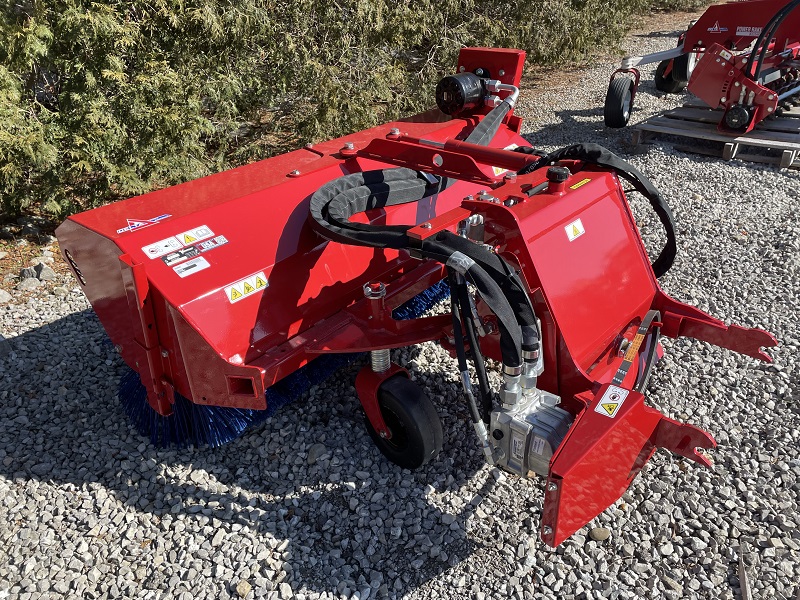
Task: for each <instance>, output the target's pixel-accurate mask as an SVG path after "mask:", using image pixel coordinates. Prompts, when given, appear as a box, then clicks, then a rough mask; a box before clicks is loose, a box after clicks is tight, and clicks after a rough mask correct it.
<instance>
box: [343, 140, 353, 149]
mask: <svg viewBox="0 0 800 600" xmlns="http://www.w3.org/2000/svg"><path fill="white" fill-rule="evenodd" d="M344 148H345V150H353V149H355V146H354V145H353V142H345V143H344Z"/></svg>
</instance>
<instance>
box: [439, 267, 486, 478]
mask: <svg viewBox="0 0 800 600" xmlns="http://www.w3.org/2000/svg"><path fill="white" fill-rule="evenodd" d="M448 279H449V282H450V285H451V286H453V287H454V288H455V287H458V286H460V285H462V283H463V281H464V279H463V277H462V276H461V275H460V274H459V273H457V272H455V271H454V270H453V269H448ZM457 304H458V301H457V300H456V298H455V296H450V312H451V314H452V317H453V340H454V343H455V347H456V357H457V359H458V368H459V371H460V375H461V385H462V386H463V388H464V395H465V396H466V398H467V405H468V406H469V412H470V414H471V415H472V426H473V427H474V428H475V433H476V435H477V436H478V441H479V442H480V444H481V448H482V449H483V454H484V456H485V457H486V462H488V463H489V464H490V465H491V464H494V455H493V453H492V445H491V443H490V442H489V434H488V432H487V431H486V425H485V424H484V422H483V419H482V418H481V413H480V411H479V410H478V404H477V402H476V401H475V394H474V393H473V391H472V382H471V381H470V377H469V366H468V365H467V356H466V352H465V350H464V334H463V332H462V330H461V320H459V318H458V310H457Z"/></svg>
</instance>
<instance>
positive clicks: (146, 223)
mask: <svg viewBox="0 0 800 600" xmlns="http://www.w3.org/2000/svg"><path fill="white" fill-rule="evenodd" d="M171 216H172V215H159V216H157V217H153V218H152V219H126V220H127V221H128V226H127V227H123V228H122V229H117V233H125V232H126V231H136V230H137V229H143V228H145V227H150V225H155V224H156V223H158V222H159V221H163V220H164V219H169V218H170V217H171Z"/></svg>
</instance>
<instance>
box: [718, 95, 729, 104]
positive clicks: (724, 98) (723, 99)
mask: <svg viewBox="0 0 800 600" xmlns="http://www.w3.org/2000/svg"><path fill="white" fill-rule="evenodd" d="M719 101H720V102H722V103H723V104H724V103H725V102H727V101H728V99H727V98H726V97H725V96H723V97H722V98H720V99H719Z"/></svg>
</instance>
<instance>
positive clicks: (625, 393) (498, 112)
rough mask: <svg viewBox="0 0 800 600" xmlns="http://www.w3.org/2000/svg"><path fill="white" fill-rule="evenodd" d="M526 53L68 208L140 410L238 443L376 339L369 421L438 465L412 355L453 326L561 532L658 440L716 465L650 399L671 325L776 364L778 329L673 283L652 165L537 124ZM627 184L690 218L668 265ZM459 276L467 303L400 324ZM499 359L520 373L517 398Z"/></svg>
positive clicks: (383, 437)
mask: <svg viewBox="0 0 800 600" xmlns="http://www.w3.org/2000/svg"><path fill="white" fill-rule="evenodd" d="M523 60H524V53H523V52H521V51H516V50H489V49H465V50H463V51H462V52H461V55H460V58H459V69H458V73H457V74H456V75H452V76H449V77H446V78H444V79H443V80H442V81H441V82H440V83H439V85H438V87H437V90H436V97H437V104H438V105H439V108H440V109H441V110H434V111H431V112H429V113H425V114H424V115H418V116H417V117H413V118H410V119H407V120H403V121H399V122H394V123H389V124H387V125H385V126H380V127H376V128H374V129H370V130H367V131H363V132H359V133H356V134H353V135H351V136H347V137H345V138H342V139H339V140H334V141H330V142H325V143H323V144H319V145H314V146H308V147H306V149H304V150H299V151H296V152H292V153H289V154H286V155H283V156H279V157H276V158H272V159H269V160H266V161H262V162H260V163H256V164H254V165H250V166H246V167H241V168H239V169H234V170H232V171H228V172H225V173H220V174H218V175H213V176H211V177H207V178H204V179H200V180H197V181H193V182H189V183H186V184H182V185H179V186H176V187H173V188H169V189H165V190H161V191H158V192H153V193H150V194H146V195H144V196H141V197H138V198H132V199H130V200H126V201H123V202H118V203H116V204H112V205H109V206H105V207H102V208H98V209H95V210H92V211H88V212H85V213H81V214H78V215H74V216H73V217H70V218H69V219H68V220H67V221H66V222H65V223H64V224H62V225H61V227H60V228H59V229H58V237H59V241H60V245H61V248H62V251H63V253H64V256H65V258H66V260H67V261H68V262H69V264H70V265H71V267H72V269H73V272H74V273H75V276H76V277H77V278H78V280H79V281H80V282H81V285H82V286H83V289H84V291H85V292H86V295H87V296H88V298H89V299H90V301H91V302H92V305H93V307H94V308H95V310H96V312H97V314H98V316H99V317H100V319H101V321H102V323H103V325H104V326H105V328H106V330H107V331H108V333H109V336H110V337H111V339H112V341H113V342H114V344H116V345H117V346H118V347H119V349H120V352H121V354H122V357H123V359H124V360H125V362H126V363H127V364H128V365H129V366H130V367H131V368H132V369H133V370H134V371H135V372H136V374H138V376H136V377H135V382H134V383H135V386H134V387H136V386H138V387H136V389H138V390H140V391H141V398H142V402H141V404H140V405H138V408H136V409H131V408H130V406H131V405H130V403H128V408H127V410H128V413H129V414H130V415H131V416H132V417H133V419H134V421H135V422H136V423H137V425H138V426H139V427H140V429H142V430H143V431H146V432H147V433H149V434H150V435H151V439H153V440H154V441H155V442H159V443H166V442H169V441H175V437H176V436H177V437H178V440H177V441H178V442H181V441H183V442H184V443H185V442H187V441H189V442H192V443H197V442H199V441H209V442H211V443H220V442H222V441H225V439H229V437H231V436H228V438H225V439H223V436H221V435H218V433H219V429H220V422H221V421H224V424H225V426H226V427H233V426H234V425H236V427H239V426H240V425H241V427H239V429H237V430H236V433H237V434H238V433H240V432H241V430H242V429H244V427H246V426H247V424H249V423H253V422H256V421H257V420H258V419H259V418H260V416H263V415H265V414H269V412H270V410H272V409H274V407H275V406H276V405H279V404H280V403H282V402H283V400H281V399H280V398H282V396H279V395H276V394H275V393H273V392H274V390H276V389H282V390H283V391H284V392H285V391H286V390H287V389H288V387H291V386H287V385H286V382H295V383H296V382H297V381H298V374H299V373H302V374H303V377H304V378H306V379H313V378H314V377H316V376H318V375H319V374H320V373H327V372H329V371H326V368H325V367H322V366H321V365H324V364H325V361H328V360H331V359H333V358H335V357H337V356H342V355H345V354H347V353H352V352H369V353H370V356H371V360H370V362H369V364H368V365H366V366H364V367H363V368H362V369H361V371H360V373H359V375H358V377H357V379H356V389H357V392H358V395H359V398H360V400H361V403H362V405H363V407H364V411H365V413H366V417H367V419H366V425H367V431H368V432H369V434H370V435H371V436H372V438H373V440H374V441H375V443H376V444H377V446H378V448H379V449H380V450H381V452H383V454H384V455H385V456H386V457H387V458H388V459H389V460H391V461H392V462H394V463H396V464H397V465H400V466H402V467H406V468H419V467H421V466H422V465H424V464H425V463H426V462H428V461H429V460H431V459H433V458H434V457H435V456H436V455H437V454H438V453H439V452H440V450H441V448H442V443H443V442H442V439H443V436H442V428H441V423H440V421H439V416H438V414H437V411H436V408H435V405H434V403H433V402H431V400H430V399H429V398H428V397H427V396H426V395H425V393H424V391H423V390H421V389H420V388H419V387H418V386H417V385H416V384H415V383H414V382H412V381H411V380H410V379H409V378H408V373H407V372H406V371H405V369H404V368H403V366H402V365H396V364H393V363H392V361H391V356H390V353H389V352H390V350H391V349H392V348H399V347H403V346H408V345H411V344H417V343H420V342H423V341H427V340H435V341H438V342H440V343H441V344H442V345H443V346H444V347H445V348H447V349H448V350H449V351H450V352H451V353H452V354H453V355H454V356H455V357H456V358H457V359H458V370H459V372H460V377H461V381H462V384H463V389H464V398H465V400H466V402H467V404H468V406H469V409H470V414H471V420H472V423H471V425H472V427H473V428H474V430H475V433H476V435H477V440H478V444H479V446H480V447H481V448H482V450H483V453H484V456H485V459H486V461H487V462H488V463H489V464H493V465H497V466H498V467H500V468H502V469H505V470H506V471H508V472H511V473H514V474H516V475H518V476H520V477H535V476H540V477H542V478H544V479H545V481H546V487H545V494H546V495H545V506H544V514H543V517H542V526H541V537H542V539H543V540H544V541H545V542H546V543H547V544H550V545H552V546H555V545H557V544H559V543H561V542H562V541H563V540H564V539H566V538H567V537H568V536H570V535H571V534H572V533H574V532H575V531H576V530H578V529H579V528H580V527H582V526H584V525H585V524H586V523H587V522H588V521H590V520H591V519H592V518H594V517H595V516H596V515H597V514H599V513H600V512H602V511H603V510H604V509H605V508H607V507H608V506H609V505H611V504H612V503H613V502H614V501H616V500H617V499H618V498H619V497H620V496H621V495H622V494H623V493H624V491H625V490H626V489H627V487H628V485H629V484H630V482H631V481H632V479H633V478H634V477H635V476H636V474H637V473H638V472H639V471H640V470H641V469H642V467H643V466H644V465H645V463H646V462H647V460H648V459H649V458H650V456H652V454H653V453H654V452H655V450H656V449H657V448H659V447H661V448H665V449H667V450H669V451H671V452H673V453H675V454H678V455H680V456H684V457H687V458H689V459H691V460H693V461H695V462H697V463H699V464H701V465H704V466H708V465H709V464H710V463H709V460H708V458H707V457H706V456H705V455H704V454H703V453H702V452H701V450H702V449H707V448H713V447H714V446H715V442H714V440H713V438H712V437H711V436H710V435H709V434H708V433H706V432H704V431H702V430H700V429H698V428H697V427H695V426H693V425H688V424H683V423H679V422H677V421H674V420H672V419H670V418H668V417H666V416H664V415H663V414H661V413H660V412H659V411H657V410H655V409H654V408H652V407H649V406H648V405H647V404H646V402H645V395H644V394H645V392H646V389H647V384H648V380H649V378H650V373H651V370H652V368H653V366H654V364H655V363H656V362H657V358H658V357H659V356H660V355H661V353H662V349H661V347H660V344H659V336H660V335H666V336H669V337H678V336H691V337H694V338H697V339H700V340H705V341H708V342H710V343H712V344H716V345H719V346H722V347H725V348H729V349H732V350H734V351H737V352H741V353H743V354H746V355H748V356H752V357H754V358H759V359H762V360H769V358H768V357H767V355H766V354H765V353H764V352H763V351H762V347H770V346H774V345H775V343H776V342H775V339H774V338H773V337H772V336H771V335H770V334H768V333H766V332H764V331H761V330H757V329H746V328H742V327H739V326H736V325H725V324H724V323H722V322H721V321H719V320H717V319H715V318H713V317H711V316H709V315H707V314H706V313H704V312H702V311H700V310H698V309H696V308H694V307H691V306H688V305H686V304H683V303H681V302H678V301H677V300H674V299H672V298H670V297H669V296H667V295H666V294H665V293H664V292H663V291H662V290H661V288H660V287H659V285H658V281H657V276H659V275H661V274H662V273H664V272H665V271H666V270H667V269H668V268H669V266H670V264H671V263H672V260H673V258H674V254H675V251H676V245H675V239H674V229H673V225H672V214H671V212H670V210H669V207H668V206H667V204H666V202H665V201H664V199H663V198H662V197H661V195H660V194H659V192H658V191H657V190H656V189H655V188H654V187H653V186H652V184H651V183H650V182H649V181H648V180H647V178H646V177H644V175H642V174H641V173H639V172H638V171H636V169H634V168H633V167H632V166H631V165H629V164H627V163H626V162H625V161H623V160H621V159H619V158H618V157H616V156H614V155H613V154H611V153H610V152H608V151H607V150H605V149H603V148H601V147H599V146H594V145H576V146H570V147H568V148H565V149H563V150H560V151H557V152H554V153H551V154H549V155H546V156H542V155H540V154H537V153H535V151H534V150H533V149H532V148H530V147H529V145H528V144H527V142H526V141H525V140H524V139H523V138H522V137H520V136H519V130H520V126H521V120H520V119H519V118H518V117H516V116H514V115H513V108H514V104H515V102H516V98H517V93H518V89H517V86H518V85H519V79H520V76H521V72H522V65H523ZM621 179H624V180H626V182H627V183H629V184H632V185H633V186H634V188H635V189H636V190H637V191H638V192H640V193H641V194H643V195H644V196H645V197H646V198H647V199H648V200H649V201H650V203H651V205H652V207H653V209H654V210H655V211H656V213H657V214H658V216H659V219H660V220H661V222H662V224H663V225H664V227H665V228H666V230H667V244H666V246H665V248H664V249H663V250H662V251H661V253H660V255H659V257H658V258H657V259H656V260H655V261H654V262H653V264H652V265H651V262H650V260H649V258H648V256H647V254H646V252H645V249H644V246H643V244H642V240H641V238H640V235H639V231H638V229H637V227H636V224H635V221H634V218H633V216H632V214H631V211H630V208H629V206H628V203H627V200H626V197H625V193H624V192H623V187H622V185H621V182H620V180H621ZM445 281H446V283H447V284H449V289H450V303H451V311H450V314H445V315H437V316H418V318H413V319H410V320H400V319H399V318H398V317H399V315H400V313H401V312H403V310H404V309H405V308H407V307H409V306H411V305H413V303H414V302H415V301H416V300H419V299H420V298H423V299H424V298H431V297H433V296H431V295H430V294H431V292H430V290H431V289H435V288H437V287H442V286H444V285H445V284H444V283H443V282H445ZM415 299H416V300H415ZM416 312H417V313H419V312H420V311H419V310H417V311H416ZM403 316H409V315H408V314H407V313H403ZM484 356H487V357H490V358H492V359H495V360H496V361H498V363H499V364H500V365H501V368H502V377H503V384H502V387H501V389H499V390H492V389H491V387H490V385H489V380H488V377H487V373H486V365H485V360H484ZM468 360H472V361H473V363H474V365H475V369H476V376H477V385H473V380H472V378H471V377H470V371H469V369H468V363H467V361H468ZM140 381H141V383H140ZM292 385H294V384H292ZM281 386H284V387H283V388H281ZM265 391H266V395H265ZM281 393H283V392H281ZM271 394H272V395H271ZM215 411H216V412H215ZM209 432H213V435H211V434H209ZM168 434H169V435H168ZM200 434H206V437H205V438H203V436H202V435H200ZM180 436H183V437H182V438H181V437H180ZM612 455H613V456H614V460H613V461H609V460H608V457H609V456H612Z"/></svg>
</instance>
